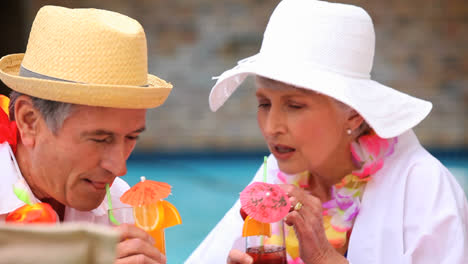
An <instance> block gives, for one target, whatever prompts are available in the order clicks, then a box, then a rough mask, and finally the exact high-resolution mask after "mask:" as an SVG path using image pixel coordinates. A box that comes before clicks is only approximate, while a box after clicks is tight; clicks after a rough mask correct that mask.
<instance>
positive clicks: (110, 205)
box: [106, 184, 120, 225]
mask: <svg viewBox="0 0 468 264" xmlns="http://www.w3.org/2000/svg"><path fill="white" fill-rule="evenodd" d="M106 196H107V205H108V207H109V210H108V212H109V220H110V221H111V222H112V223H113V224H114V225H120V223H119V221H117V219H115V217H114V213H113V212H112V199H111V195H110V189H109V184H106Z"/></svg>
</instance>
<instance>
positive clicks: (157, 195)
mask: <svg viewBox="0 0 468 264" xmlns="http://www.w3.org/2000/svg"><path fill="white" fill-rule="evenodd" d="M169 194H171V186H170V185H169V184H167V183H165V182H157V181H152V180H147V179H146V178H145V177H144V176H142V177H141V181H140V182H139V183H137V184H135V185H134V186H133V187H131V188H130V189H129V190H128V191H126V192H125V193H124V194H123V195H122V196H121V197H120V201H121V202H122V203H125V204H129V205H131V206H134V207H136V206H142V205H150V204H156V203H157V202H159V201H160V200H161V199H164V198H166V197H167V196H169Z"/></svg>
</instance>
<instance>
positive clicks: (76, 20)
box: [0, 6, 172, 108]
mask: <svg viewBox="0 0 468 264" xmlns="http://www.w3.org/2000/svg"><path fill="white" fill-rule="evenodd" d="M147 60H148V59H147V48H146V37H145V32H144V31H143V28H142V26H141V25H140V24H139V23H138V22H137V21H136V20H134V19H132V18H129V17H127V16H124V15H121V14H118V13H115V12H111V11H106V10H99V9H69V8H64V7H57V6H44V7H42V8H41V9H40V10H39V12H38V13H37V15H36V18H35V20H34V23H33V25H32V28H31V33H30V35H29V41H28V46H27V49H26V53H24V54H12V55H7V56H4V57H3V58H1V60H0V79H1V80H2V81H3V82H4V83H5V84H6V85H7V86H9V87H10V88H11V89H13V90H15V91H18V92H21V93H24V94H28V95H31V96H35V97H38V98H42V99H47V100H53V101H60V102H66V103H74V104H83V105H92V106H104V107H116V108H151V107H156V106H159V105H161V104H162V103H164V101H165V100H166V98H167V97H168V96H169V93H170V92H171V89H172V85H171V84H170V83H167V82H165V81H164V80H162V79H160V78H158V77H156V76H154V75H151V74H148V69H147V68H148V66H147V64H148V62H147Z"/></svg>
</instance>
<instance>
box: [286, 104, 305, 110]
mask: <svg viewBox="0 0 468 264" xmlns="http://www.w3.org/2000/svg"><path fill="white" fill-rule="evenodd" d="M302 107H303V106H302V105H297V104H290V105H289V108H293V109H301V108H302Z"/></svg>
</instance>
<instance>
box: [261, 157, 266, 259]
mask: <svg viewBox="0 0 468 264" xmlns="http://www.w3.org/2000/svg"><path fill="white" fill-rule="evenodd" d="M267 159H268V158H267V156H263V182H267ZM264 240H265V236H263V235H262V236H261V238H260V252H262V251H263V249H264V248H263V244H264Z"/></svg>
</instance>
